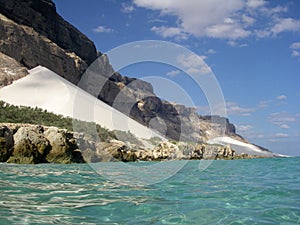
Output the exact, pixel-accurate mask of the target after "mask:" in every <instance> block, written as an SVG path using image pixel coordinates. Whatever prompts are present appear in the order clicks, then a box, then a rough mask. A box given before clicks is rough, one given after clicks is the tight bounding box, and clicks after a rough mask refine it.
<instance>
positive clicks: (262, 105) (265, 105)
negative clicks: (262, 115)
mask: <svg viewBox="0 0 300 225" xmlns="http://www.w3.org/2000/svg"><path fill="white" fill-rule="evenodd" d="M271 103H273V100H262V101H260V102H259V103H258V106H257V107H258V108H260V109H265V108H269V107H270V104H271Z"/></svg>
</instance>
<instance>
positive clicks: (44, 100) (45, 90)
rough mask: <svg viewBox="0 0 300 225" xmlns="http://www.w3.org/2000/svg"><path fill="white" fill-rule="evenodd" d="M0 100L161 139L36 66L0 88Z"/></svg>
mask: <svg viewBox="0 0 300 225" xmlns="http://www.w3.org/2000/svg"><path fill="white" fill-rule="evenodd" d="M0 99H1V100H3V101H5V102H7V103H10V104H13V105H19V106H30V107H39V108H42V109H45V110H47V111H49V112H53V113H56V114H61V115H63V116H69V117H73V118H76V119H79V120H83V121H92V122H96V123H98V124H100V125H101V126H103V127H106V128H107V129H109V130H122V131H130V132H131V133H133V134H134V135H136V136H137V137H138V138H144V139H149V138H151V137H160V138H162V137H161V136H160V135H158V134H157V133H155V132H154V131H153V130H151V129H149V128H148V127H145V126H143V125H141V124H140V123H138V122H136V121H135V120H133V119H131V118H129V117H128V116H126V115H125V114H123V113H121V112H119V111H117V110H115V109H114V108H112V107H110V106H109V105H107V104H105V103H104V102H102V101H100V100H98V99H97V98H95V97H94V96H92V95H90V94H88V93H87V92H85V91H83V90H82V89H80V88H78V87H77V86H75V85H73V84H72V83H70V82H68V81H67V80H65V79H64V78H62V77H60V76H59V75H57V74H56V73H54V72H52V71H51V70H49V69H47V68H45V67H42V66H38V67H36V68H34V69H32V70H30V71H29V75H27V76H26V77H24V78H22V79H19V80H17V81H15V82H13V83H12V84H11V85H8V86H6V87H4V88H2V89H0Z"/></svg>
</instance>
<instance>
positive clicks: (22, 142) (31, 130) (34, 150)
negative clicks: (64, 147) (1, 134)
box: [7, 126, 51, 164]
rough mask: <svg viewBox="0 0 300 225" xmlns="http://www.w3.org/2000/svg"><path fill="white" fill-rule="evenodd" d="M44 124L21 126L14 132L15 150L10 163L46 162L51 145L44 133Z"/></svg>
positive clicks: (9, 160)
mask: <svg viewBox="0 0 300 225" xmlns="http://www.w3.org/2000/svg"><path fill="white" fill-rule="evenodd" d="M43 132H44V128H43V127H42V126H29V127H21V128H19V129H18V130H17V132H16V133H15V134H14V136H13V137H14V142H15V143H14V150H13V152H12V156H11V157H10V158H9V159H8V161H7V162H9V163H20V164H22V163H26V164H35V163H46V162H47V161H46V160H45V157H46V155H47V154H48V153H49V151H50V149H51V146H50V143H49V141H48V140H47V139H46V138H45V137H44V135H43Z"/></svg>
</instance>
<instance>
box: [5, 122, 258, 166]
mask: <svg viewBox="0 0 300 225" xmlns="http://www.w3.org/2000/svg"><path fill="white" fill-rule="evenodd" d="M152 143H153V140H152ZM255 157H258V156H249V155H245V154H242V155H239V154H236V152H235V151H234V150H233V149H231V148H230V147H229V146H227V147H223V146H220V145H209V144H188V143H184V142H173V143H172V142H169V141H159V140H157V141H156V143H155V146H154V147H153V148H151V149H145V148H143V147H141V146H140V145H137V144H133V143H129V142H127V143H125V142H123V141H120V140H115V139H111V140H107V141H105V142H103V141H102V142H100V141H98V142H97V141H94V140H92V139H91V138H90V137H88V136H86V135H85V134H82V133H74V132H70V131H67V130H66V129H58V128H56V127H47V126H41V125H31V124H9V123H6V124H0V162H7V163H18V164H37V163H63V164H68V163H85V162H111V161H122V162H133V161H162V160H182V159H185V160H192V159H237V158H255Z"/></svg>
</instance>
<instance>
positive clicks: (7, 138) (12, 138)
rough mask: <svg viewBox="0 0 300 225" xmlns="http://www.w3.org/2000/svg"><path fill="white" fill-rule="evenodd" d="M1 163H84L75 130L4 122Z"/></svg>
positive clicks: (2, 127) (0, 130)
mask: <svg viewBox="0 0 300 225" xmlns="http://www.w3.org/2000/svg"><path fill="white" fill-rule="evenodd" d="M0 162H7V163H18V164H37V163H49V162H51V163H63V164H67V163H83V162H85V161H84V159H83V157H82V155H81V151H80V150H79V148H78V146H77V144H76V139H75V138H73V133H71V132H68V131H67V130H64V129H58V128H54V127H44V126H39V125H29V124H2V125H0Z"/></svg>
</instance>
